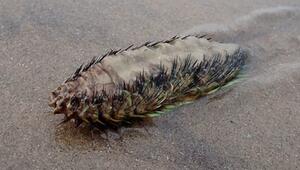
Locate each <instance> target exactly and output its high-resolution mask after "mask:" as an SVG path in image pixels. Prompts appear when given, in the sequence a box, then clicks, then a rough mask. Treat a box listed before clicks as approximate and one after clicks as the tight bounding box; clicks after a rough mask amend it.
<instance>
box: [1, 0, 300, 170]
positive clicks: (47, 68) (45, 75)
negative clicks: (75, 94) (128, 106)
mask: <svg viewBox="0 0 300 170" xmlns="http://www.w3.org/2000/svg"><path fill="white" fill-rule="evenodd" d="M192 33H208V34H210V35H211V37H212V39H213V40H215V41H221V42H225V43H236V44H239V45H241V46H242V47H243V48H246V49H248V50H249V51H250V52H251V56H250V57H249V59H248V61H247V67H246V69H245V71H244V72H245V75H244V77H245V78H244V80H243V81H242V82H241V83H239V84H237V85H236V86H235V87H234V88H233V89H231V90H229V91H224V92H222V93H219V94H216V95H214V96H209V97H206V98H202V99H200V100H198V101H196V102H195V103H192V104H189V105H186V106H182V107H180V108H178V109H176V110H174V111H172V112H170V113H168V114H166V115H163V116H162V117H160V118H155V119H154V120H153V121H152V122H148V123H147V125H146V129H143V128H131V129H123V131H122V134H123V140H120V139H119V136H118V135H116V134H114V133H109V141H107V140H105V139H103V138H105V135H103V134H102V135H99V134H98V133H96V132H95V133H94V135H93V136H91V134H90V133H89V132H88V131H87V129H85V128H82V129H74V128H73V126H72V124H66V125H64V126H58V127H57V124H58V123H59V122H60V121H61V119H62V118H63V117H62V116H54V115H52V114H51V111H52V109H51V108H50V107H48V105H47V102H48V93H49V92H50V91H51V90H53V89H54V88H55V87H57V85H59V84H60V83H61V82H63V81H64V80H65V78H67V77H68V76H70V75H71V74H72V73H73V72H74V70H75V69H76V68H77V67H78V66H79V65H80V64H81V63H83V62H88V61H89V60H90V59H91V58H92V57H93V56H97V55H99V54H103V53H105V52H106V51H107V50H109V49H110V48H115V49H118V48H124V47H126V46H128V45H130V44H141V43H143V42H146V41H148V40H150V41H155V40H160V39H164V38H170V37H172V36H174V35H175V34H179V35H184V34H192ZM0 60H1V62H0V88H1V90H0V96H1V98H0V111H1V112H0V113H1V114H0V120H1V124H0V169H12V170H15V169H299V168H300V126H299V125H300V2H299V1H298V0H286V1H283V0H281V1H280V0H272V1H271V0H265V1H260V0H253V1H251V2H250V1H238V0H228V1H217V0H213V1H204V0H200V1H199V0H185V1H174V0H164V1H161V0H145V1H137V0H132V1H131V0H130V1H127V0H110V1H95V0H91V1H71V0H65V1H40V0H27V1H25V0H23V1H17V0H6V1H3V0H0ZM147 131H148V132H147Z"/></svg>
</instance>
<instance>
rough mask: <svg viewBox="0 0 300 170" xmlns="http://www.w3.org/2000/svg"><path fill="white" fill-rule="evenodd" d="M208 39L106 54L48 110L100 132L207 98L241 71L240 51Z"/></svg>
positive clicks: (57, 93) (59, 92)
mask: <svg viewBox="0 0 300 170" xmlns="http://www.w3.org/2000/svg"><path fill="white" fill-rule="evenodd" d="M208 40H209V39H208ZM208 40H207V39H204V36H190V35H189V36H184V37H179V36H175V37H173V38H171V39H169V40H165V41H159V42H153V43H151V42H146V43H145V44H143V45H141V46H138V47H133V46H132V45H131V46H129V47H128V48H125V49H120V50H111V51H109V52H108V53H106V54H105V55H103V56H100V57H94V58H93V59H92V60H91V62H89V63H88V64H86V65H81V66H80V67H79V68H78V69H77V70H76V71H75V73H74V74H73V75H72V76H71V77H70V78H68V79H67V80H66V81H65V82H64V83H63V84H62V85H61V86H59V87H58V88H57V89H56V90H54V91H53V92H52V93H51V94H50V102H49V105H50V106H51V107H54V108H55V110H54V113H55V114H64V115H65V120H64V121H63V122H67V121H69V120H71V119H74V120H75V124H76V126H79V125H80V124H82V123H84V122H85V123H87V124H89V125H91V127H96V128H98V129H101V130H106V129H115V130H117V129H118V128H120V127H122V126H127V125H132V124H134V123H136V122H139V121H142V120H144V119H146V118H149V117H153V116H159V115H160V114H161V113H163V111H165V109H169V108H172V107H174V106H176V105H178V104H180V103H182V102H186V101H191V100H195V99H197V98H199V97H201V96H205V95H207V94H209V93H211V92H212V91H213V90H216V89H217V88H219V87H221V86H223V85H225V84H226V83H227V82H229V81H230V80H232V79H233V78H235V77H236V75H237V74H238V73H239V71H240V70H241V68H242V66H243V65H244V62H245V59H246V57H247V53H246V52H245V51H243V50H241V49H240V48H239V47H238V46H236V45H229V46H226V45H225V46H223V44H220V43H215V42H209V41H208ZM195 44H198V45H196V46H195ZM191 46H194V47H193V48H190V47H191ZM220 47H221V48H220ZM201 49H202V51H201ZM203 49H205V50H206V51H203ZM211 49H215V50H211ZM220 49H221V50H220ZM199 50H200V52H199ZM195 51H196V52H195ZM143 55H144V56H143ZM197 55H199V56H197ZM126 56H127V57H126ZM132 56H134V57H132Z"/></svg>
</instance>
